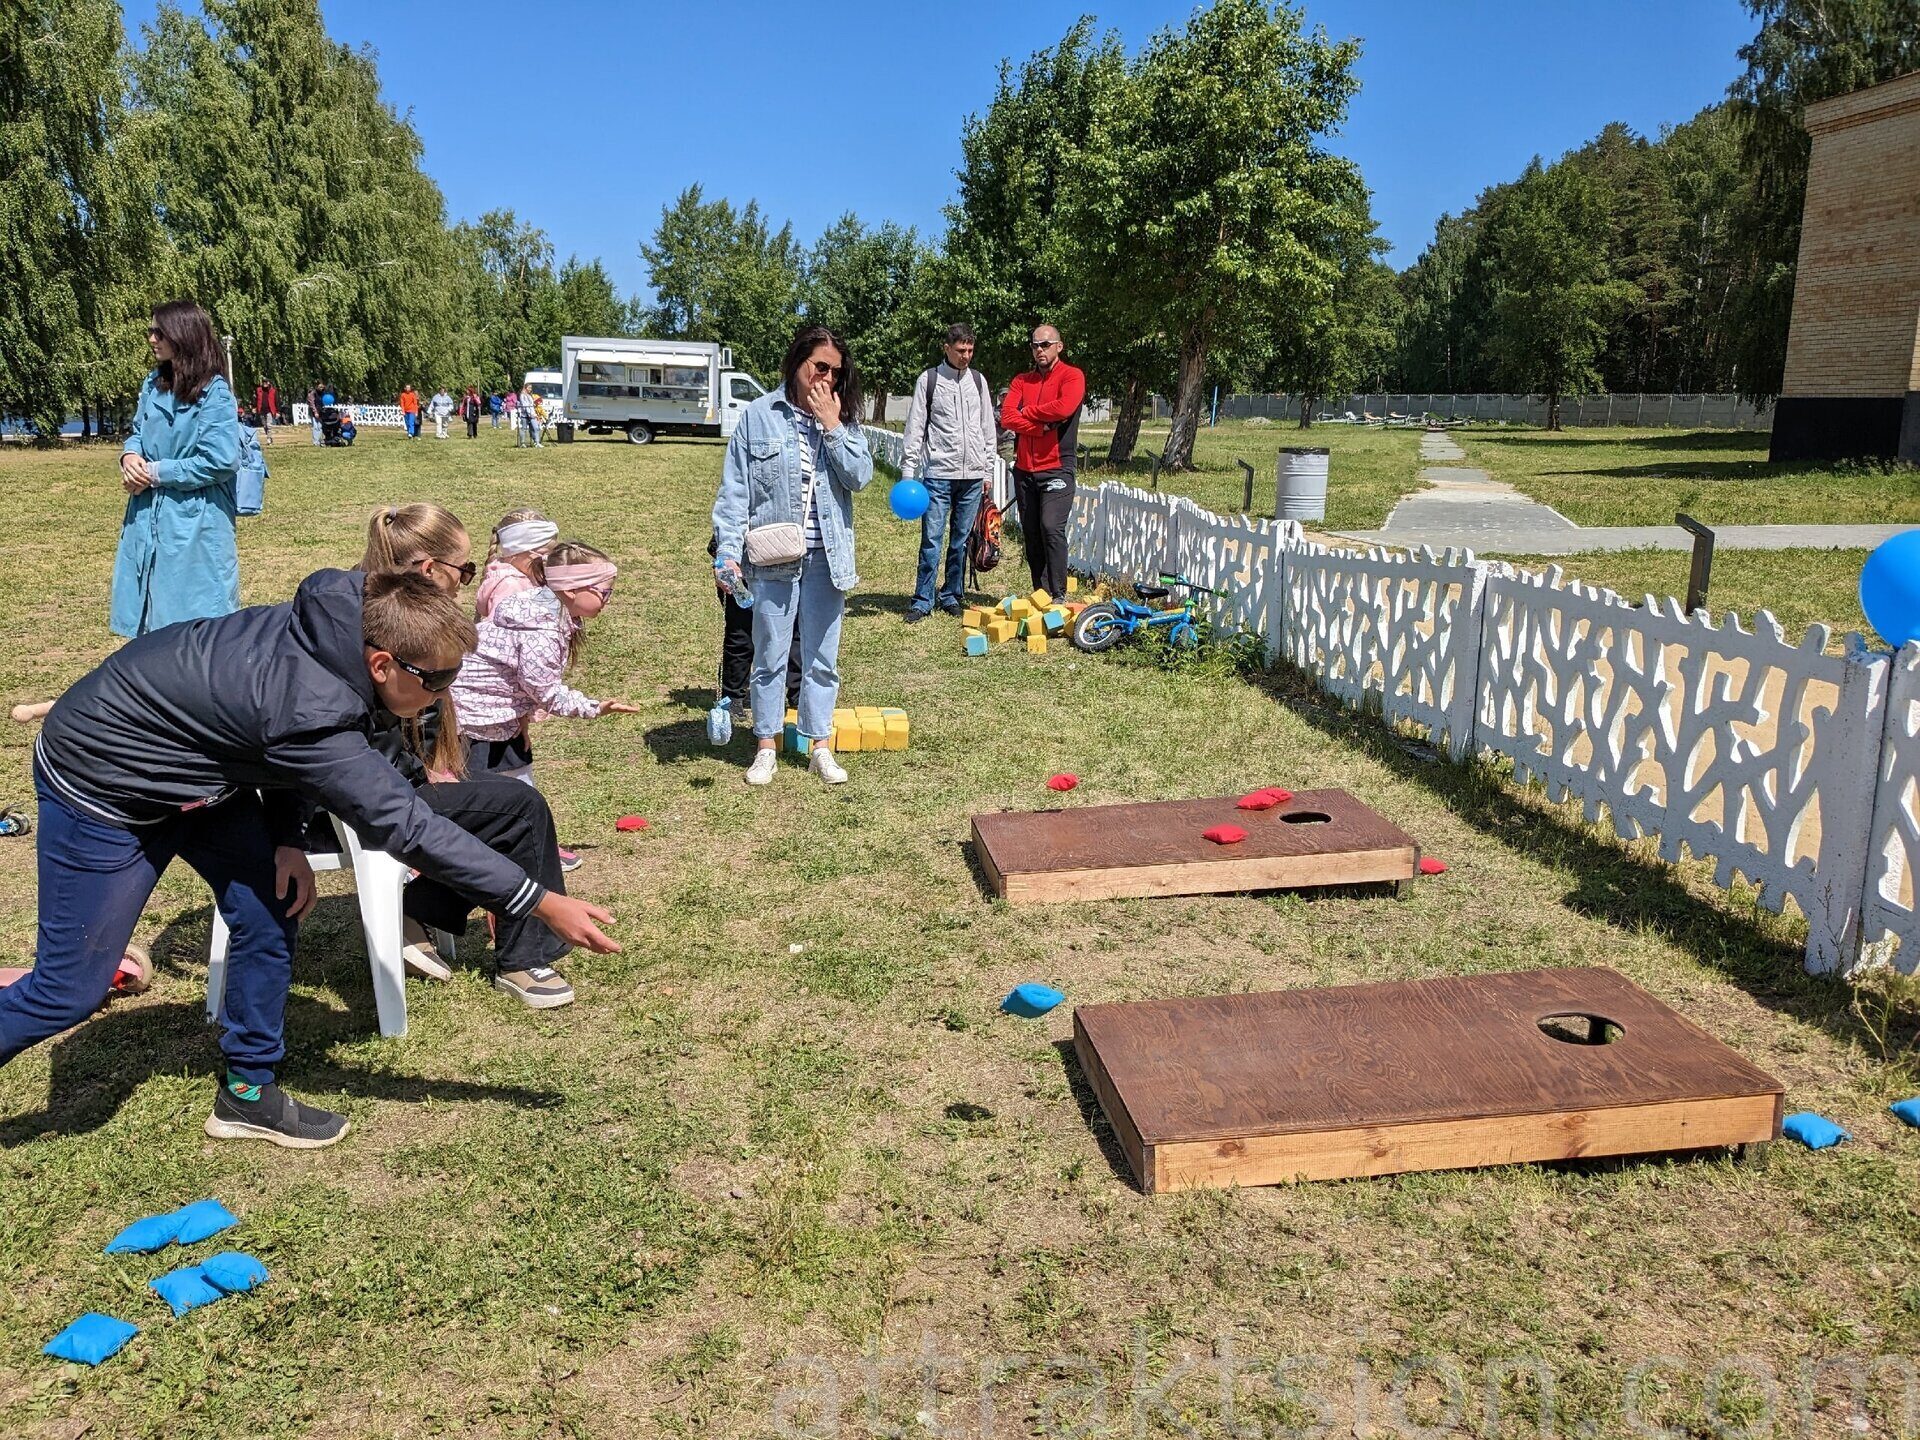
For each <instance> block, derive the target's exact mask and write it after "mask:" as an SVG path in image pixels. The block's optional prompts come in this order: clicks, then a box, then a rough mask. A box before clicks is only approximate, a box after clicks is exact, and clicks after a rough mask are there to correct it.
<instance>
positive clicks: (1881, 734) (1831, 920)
mask: <svg viewBox="0 0 1920 1440" xmlns="http://www.w3.org/2000/svg"><path fill="white" fill-rule="evenodd" d="M1889 669H1890V665H1889V662H1888V657H1887V656H1885V655H1875V654H1874V653H1873V652H1871V651H1870V650H1868V649H1867V648H1866V647H1865V644H1864V643H1863V642H1860V641H1858V640H1856V641H1855V643H1854V645H1853V646H1852V647H1850V648H1849V649H1848V651H1847V654H1846V656H1845V661H1844V666H1843V668H1842V670H1841V676H1840V699H1839V703H1838V704H1836V705H1835V706H1834V709H1833V714H1832V716H1831V717H1830V718H1829V722H1828V728H1827V732H1826V735H1825V736H1824V739H1825V740H1826V741H1828V742H1830V744H1831V749H1830V750H1828V752H1827V754H1826V755H1825V756H1824V757H1822V758H1824V759H1825V761H1826V764H1825V765H1824V766H1822V769H1824V770H1825V772H1826V773H1825V775H1824V776H1823V777H1822V779H1823V781H1824V783H1822V784H1821V786H1820V824H1821V830H1820V851H1819V854H1818V855H1816V856H1815V857H1814V878H1815V879H1816V880H1817V881H1818V888H1817V889H1816V890H1815V891H1814V892H1813V897H1812V900H1811V903H1809V904H1808V905H1807V906H1806V911H1807V958H1806V968H1807V970H1808V972H1809V973H1811V974H1815V975H1829V974H1835V973H1838V974H1841V975H1851V974H1852V973H1853V971H1854V970H1855V968H1856V967H1857V966H1858V965H1859V963H1860V959H1861V949H1862V946H1863V943H1864V941H1865V939H1866V934H1865V923H1864V922H1865V916H1866V904H1867V875H1868V873H1869V871H1870V870H1871V868H1872V867H1871V866H1870V865H1869V864H1868V852H1869V851H1870V850H1871V849H1872V848H1873V829H1872V826H1873V811H1874V800H1875V795H1874V791H1875V790H1876V789H1877V788H1878V786H1877V784H1876V781H1877V780H1878V778H1879V773H1880V752H1881V747H1882V745H1884V744H1885V743H1886V726H1887V718H1888V715H1889V713H1890V710H1891V707H1890V706H1889V705H1888V704H1887V688H1888V672H1889ZM1816 763H1818V761H1816ZM1829 802H1831V803H1829Z"/></svg>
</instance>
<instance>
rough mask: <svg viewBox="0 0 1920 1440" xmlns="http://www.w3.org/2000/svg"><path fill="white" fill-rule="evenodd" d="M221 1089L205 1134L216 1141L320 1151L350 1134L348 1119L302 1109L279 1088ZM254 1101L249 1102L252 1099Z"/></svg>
mask: <svg viewBox="0 0 1920 1440" xmlns="http://www.w3.org/2000/svg"><path fill="white" fill-rule="evenodd" d="M237 1083H238V1082H236V1081H228V1082H227V1083H225V1084H223V1085H221V1087H220V1090H219V1093H218V1094H216V1095H215V1096H214V1101H213V1113H212V1114H211V1115H209V1116H207V1123H206V1125H205V1127H204V1128H205V1130H206V1132H207V1134H209V1135H211V1136H212V1137H213V1138H214V1139H215V1140H268V1141H271V1142H272V1143H273V1144H275V1145H281V1146H285V1147H286V1148H287V1149H289V1150H319V1149H322V1148H323V1147H325V1146H328V1145H331V1144H333V1142H334V1141H336V1140H338V1139H339V1138H340V1137H341V1136H342V1135H344V1134H346V1133H347V1117H346V1116H344V1115H335V1114H334V1113H333V1112H332V1111H331V1110H316V1109H314V1108H313V1107H312V1106H311V1105H302V1104H301V1103H300V1102H299V1101H298V1100H296V1099H294V1098H293V1097H292V1096H291V1095H289V1094H287V1092H286V1091H284V1090H282V1089H281V1088H280V1087H279V1086H278V1085H248V1086H245V1087H244V1093H237V1092H236V1091H235V1090H234V1088H233V1087H234V1085H235V1084H237ZM249 1095H250V1096H251V1097H252V1098H251V1099H249V1098H247V1097H248V1096H249Z"/></svg>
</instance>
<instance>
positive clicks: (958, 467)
mask: <svg viewBox="0 0 1920 1440" xmlns="http://www.w3.org/2000/svg"><path fill="white" fill-rule="evenodd" d="M946 354H947V358H946V360H945V362H944V363H942V364H939V365H935V366H934V367H933V368H932V369H930V370H927V371H925V372H923V373H922V374H921V376H920V378H919V379H918V380H916V381H915V382H914V385H913V399H912V401H911V403H910V404H909V405H908V407H907V428H906V434H905V436H904V440H905V445H904V449H905V452H906V453H905V454H904V455H903V456H902V457H901V462H900V473H901V474H902V475H917V476H918V477H919V478H920V483H921V484H923V485H925V486H926V487H927V500H928V504H927V513H926V514H925V515H923V516H922V517H921V518H920V574H919V577H918V579H917V580H916V581H915V582H914V587H913V601H912V603H911V604H910V605H908V607H907V615H906V619H907V623H908V624H909V625H914V624H918V623H919V622H920V621H922V620H924V619H926V618H927V616H928V615H930V614H932V613H933V606H934V601H935V594H934V586H935V584H936V582H937V583H938V584H939V596H938V599H939V604H940V608H941V609H942V610H944V611H946V612H947V614H949V615H958V614H959V613H960V601H961V597H962V595H963V593H964V586H965V582H966V568H967V537H968V535H970V534H971V533H972V532H973V521H974V516H975V515H977V514H978V513H979V510H980V496H981V491H982V489H983V488H984V485H985V482H986V479H987V477H988V476H989V475H991V474H992V473H993V459H994V449H995V446H996V444H997V442H998V440H999V424H998V421H997V420H996V418H995V415H994V408H993V392H992V389H991V388H990V387H989V386H988V384H987V377H986V376H984V375H982V374H981V373H980V372H979V371H978V370H976V369H974V368H973V330H972V328H971V327H970V326H967V325H949V326H948V327H947V340H946ZM949 519H951V521H952V531H951V536H949V533H948V521H949ZM943 548H944V549H945V551H946V569H945V573H944V574H942V573H941V571H940V552H941V550H942V549H943Z"/></svg>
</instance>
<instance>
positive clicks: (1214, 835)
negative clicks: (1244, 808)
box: [1201, 825, 1247, 845]
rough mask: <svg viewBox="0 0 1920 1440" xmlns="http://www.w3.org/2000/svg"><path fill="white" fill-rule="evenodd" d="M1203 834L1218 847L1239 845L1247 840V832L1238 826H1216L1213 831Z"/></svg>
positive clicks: (1202, 832)
mask: <svg viewBox="0 0 1920 1440" xmlns="http://www.w3.org/2000/svg"><path fill="white" fill-rule="evenodd" d="M1201 834H1202V835H1203V836H1204V837H1205V838H1206V839H1208V840H1211V841H1213V843H1214V844H1216V845H1238V844H1239V843H1240V842H1241V841H1242V840H1244V839H1246V838H1247V832H1246V831H1244V830H1242V829H1241V828H1240V827H1239V826H1238V825H1216V826H1214V827H1213V828H1212V829H1211V830H1203V831H1201Z"/></svg>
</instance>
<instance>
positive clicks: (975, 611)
mask: <svg viewBox="0 0 1920 1440" xmlns="http://www.w3.org/2000/svg"><path fill="white" fill-rule="evenodd" d="M992 614H993V612H992V611H991V610H988V609H987V608H986V607H985V606H982V605H969V606H968V607H967V609H966V613H965V614H964V615H962V616H961V617H960V623H961V625H963V626H964V627H965V628H967V629H968V630H984V629H986V627H987V620H988V618H989V617H990V616H991V615H992Z"/></svg>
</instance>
